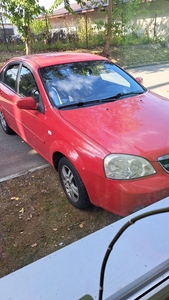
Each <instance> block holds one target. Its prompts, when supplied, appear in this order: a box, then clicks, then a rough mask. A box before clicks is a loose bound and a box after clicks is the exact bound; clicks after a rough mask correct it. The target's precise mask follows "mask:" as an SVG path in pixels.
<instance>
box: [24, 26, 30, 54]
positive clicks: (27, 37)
mask: <svg viewBox="0 0 169 300" xmlns="http://www.w3.org/2000/svg"><path fill="white" fill-rule="evenodd" d="M25 49H26V55H29V54H31V36H30V27H29V26H27V27H26V40H25Z"/></svg>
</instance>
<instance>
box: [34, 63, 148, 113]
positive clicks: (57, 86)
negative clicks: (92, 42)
mask: <svg viewBox="0 0 169 300" xmlns="http://www.w3.org/2000/svg"><path fill="white" fill-rule="evenodd" d="M40 74H41V78H42V81H43V83H44V85H45V88H46V90H47V93H48V96H49V99H50V101H51V103H52V104H53V105H54V106H56V107H58V108H60V109H61V108H72V107H78V106H86V105H97V104H99V103H102V102H109V101H115V100H116V101H117V99H122V98H126V97H131V96H133V95H136V94H141V93H144V91H145V90H144V89H143V87H142V86H141V85H140V84H139V83H138V82H137V81H136V80H134V79H133V78H132V77H131V76H130V75H128V74H127V73H126V72H125V71H123V70H122V69H121V68H119V67H118V66H116V65H115V64H113V63H111V62H109V61H107V60H103V61H102V60H98V61H87V62H74V63H67V64H60V65H54V66H49V67H45V68H42V69H41V70H40Z"/></svg>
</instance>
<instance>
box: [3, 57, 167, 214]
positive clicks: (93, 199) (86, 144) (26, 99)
mask: <svg viewBox="0 0 169 300" xmlns="http://www.w3.org/2000/svg"><path fill="white" fill-rule="evenodd" d="M0 122H1V125H2V128H3V130H4V131H5V132H6V133H7V134H10V133H13V131H14V132H16V133H17V134H18V135H19V136H20V137H21V138H22V139H23V140H24V141H26V142H27V143H28V144H29V145H30V146H31V147H32V148H34V149H35V150H36V151H37V152H38V153H39V154H40V155H41V156H43V157H44V158H45V159H46V160H47V161H48V162H49V163H50V164H51V165H53V166H54V168H55V169H56V170H57V171H58V172H59V176H60V180H61V183H62V186H63V189H64V191H65V193H66V196H67V198H68V200H69V201H70V202H71V203H72V204H73V205H74V206H75V207H78V208H81V209H82V208H86V207H87V206H89V205H90V203H93V204H94V205H97V206H100V207H103V208H105V209H107V210H109V211H111V212H113V213H116V214H119V215H122V216H125V215H128V214H130V213H132V212H133V211H135V210H138V209H140V208H142V207H144V206H147V205H149V204H152V203H154V202H156V201H158V200H160V199H162V198H164V197H166V196H168V195H169V101H168V100H167V99H165V98H163V97H160V96H158V95H156V94H154V93H152V92H150V91H147V90H146V89H145V88H144V87H143V86H142V85H141V84H140V83H139V82H138V81H137V80H135V79H134V78H133V77H132V76H131V75H129V74H128V73H127V72H125V71H124V70H123V69H121V68H120V67H118V66H117V65H115V64H114V63H112V62H111V61H110V60H108V59H106V58H104V57H101V56H98V55H92V54H87V53H65V52H64V53H49V54H38V55H30V56H23V57H17V58H13V59H11V60H10V61H8V62H7V63H6V64H5V65H4V66H3V68H2V69H1V72H0Z"/></svg>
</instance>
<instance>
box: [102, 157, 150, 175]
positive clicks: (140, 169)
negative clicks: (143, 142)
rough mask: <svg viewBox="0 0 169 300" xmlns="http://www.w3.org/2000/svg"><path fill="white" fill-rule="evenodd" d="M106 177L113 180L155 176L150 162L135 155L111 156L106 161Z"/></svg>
mask: <svg viewBox="0 0 169 300" xmlns="http://www.w3.org/2000/svg"><path fill="white" fill-rule="evenodd" d="M104 170H105V174H106V177H108V178H111V179H132V178H139V177H144V176H148V175H152V174H155V173H156V171H155V169H154V167H153V166H152V165H151V164H150V163H149V161H148V160H146V159H144V158H142V157H140V156H134V155H127V154H109V155H108V156H106V157H105V159H104Z"/></svg>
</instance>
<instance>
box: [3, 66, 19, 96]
mask: <svg viewBox="0 0 169 300" xmlns="http://www.w3.org/2000/svg"><path fill="white" fill-rule="evenodd" d="M18 69H19V64H18V65H12V66H10V67H9V68H8V69H7V70H6V71H5V73H4V80H3V81H4V83H5V84H6V85H7V86H8V87H10V88H11V89H13V90H15V89H16V80H17V74H18Z"/></svg>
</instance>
